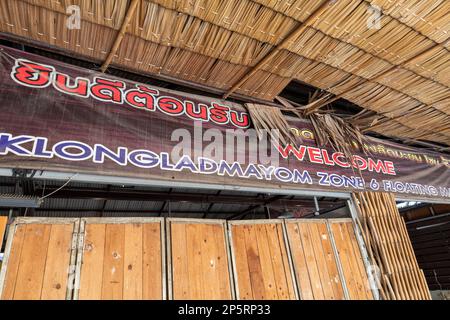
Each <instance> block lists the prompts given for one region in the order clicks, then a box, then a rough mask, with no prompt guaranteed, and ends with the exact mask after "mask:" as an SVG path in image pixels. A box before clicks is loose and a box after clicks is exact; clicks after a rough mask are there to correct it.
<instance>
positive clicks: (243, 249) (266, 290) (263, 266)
mask: <svg viewBox="0 0 450 320" xmlns="http://www.w3.org/2000/svg"><path fill="white" fill-rule="evenodd" d="M231 230H232V238H233V256H234V263H235V265H236V271H237V274H236V275H235V277H237V279H236V285H237V292H238V299H270V300H279V299H283V300H287V299H295V292H294V285H293V282H292V274H291V272H290V266H289V260H288V257H287V250H286V247H285V243H284V238H283V230H282V225H281V224H265V223H264V224H261V223H255V224H250V223H246V224H239V225H232V227H231Z"/></svg>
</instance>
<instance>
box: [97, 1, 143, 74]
mask: <svg viewBox="0 0 450 320" xmlns="http://www.w3.org/2000/svg"><path fill="white" fill-rule="evenodd" d="M138 3H139V0H131V3H130V6H129V7H128V10H127V13H126V14H125V18H124V19H123V22H122V26H121V27H120V30H119V33H118V34H117V37H116V40H115V41H114V44H113V46H112V48H111V50H110V51H109V54H108V57H107V58H106V60H105V62H104V63H103V65H102V66H101V68H100V70H101V71H102V72H105V71H106V69H108V66H109V65H110V64H111V61H112V59H113V58H114V56H115V55H116V52H117V49H119V46H120V44H121V43H122V40H123V37H124V36H125V33H126V31H127V28H128V24H129V23H130V21H131V19H132V18H133V16H134V13H135V12H136V8H137V5H138Z"/></svg>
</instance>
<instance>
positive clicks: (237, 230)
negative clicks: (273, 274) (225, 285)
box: [231, 225, 253, 300]
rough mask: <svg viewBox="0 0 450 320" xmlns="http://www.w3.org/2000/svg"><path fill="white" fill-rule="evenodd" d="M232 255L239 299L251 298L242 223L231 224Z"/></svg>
mask: <svg viewBox="0 0 450 320" xmlns="http://www.w3.org/2000/svg"><path fill="white" fill-rule="evenodd" d="M231 230H232V237H233V255H234V262H235V265H236V274H235V277H236V278H237V288H238V293H239V296H238V297H237V298H238V299H241V300H252V299H253V291H252V282H251V280H250V270H249V268H248V260H247V248H246V244H245V234H244V225H232V226H231Z"/></svg>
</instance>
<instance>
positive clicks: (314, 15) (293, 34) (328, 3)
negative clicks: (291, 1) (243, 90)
mask: <svg viewBox="0 0 450 320" xmlns="http://www.w3.org/2000/svg"><path fill="white" fill-rule="evenodd" d="M333 4H334V1H333V0H325V1H324V2H323V3H322V4H321V5H320V6H319V7H318V8H317V9H316V10H315V11H314V12H313V13H312V14H311V15H310V16H309V17H308V18H307V19H306V20H305V21H304V22H303V23H301V24H300V26H299V27H298V28H296V29H294V30H293V31H292V32H291V33H289V35H288V36H287V37H286V38H284V39H283V40H282V41H281V42H280V43H279V44H278V45H277V46H276V47H275V48H273V49H272V50H271V51H270V52H269V53H268V54H267V55H265V56H264V58H262V59H261V60H259V62H258V63H257V64H256V65H254V66H253V67H252V69H250V71H249V72H247V73H246V74H245V75H244V76H242V77H241V78H240V79H239V80H238V81H237V82H236V83H235V84H234V85H233V86H232V87H231V89H229V90H228V91H227V92H226V93H225V94H224V95H223V99H226V98H228V97H229V96H230V94H232V93H233V92H234V91H236V90H237V89H238V88H239V87H240V86H241V85H242V84H243V83H244V82H245V81H247V80H248V79H249V78H250V77H251V76H253V75H254V74H255V73H256V71H258V70H259V69H261V67H262V66H264V64H266V63H267V62H268V61H270V59H272V58H273V57H274V56H275V55H276V54H277V53H278V52H280V50H282V49H283V48H285V47H286V45H287V44H288V43H289V42H291V41H292V40H293V39H295V38H296V37H298V36H299V35H300V34H301V33H302V32H303V31H304V30H305V29H306V28H307V27H308V25H309V24H310V23H311V22H313V20H314V19H316V18H317V17H319V16H320V15H321V14H322V13H323V12H324V11H325V10H326V9H327V8H328V7H330V6H332V5H333Z"/></svg>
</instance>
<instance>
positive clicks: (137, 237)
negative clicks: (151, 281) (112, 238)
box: [123, 223, 143, 300]
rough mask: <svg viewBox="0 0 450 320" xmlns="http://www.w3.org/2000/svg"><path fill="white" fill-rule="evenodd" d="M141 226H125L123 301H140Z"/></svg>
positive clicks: (135, 224) (141, 287)
mask: <svg viewBox="0 0 450 320" xmlns="http://www.w3.org/2000/svg"><path fill="white" fill-rule="evenodd" d="M142 229H143V226H142V224H138V223H130V224H125V245H124V274H123V299H124V300H142V298H143V296H142V293H143V291H142V290H143V283H142V282H143V273H142V271H143V268H142V267H143V266H142V265H143V234H142Z"/></svg>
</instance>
